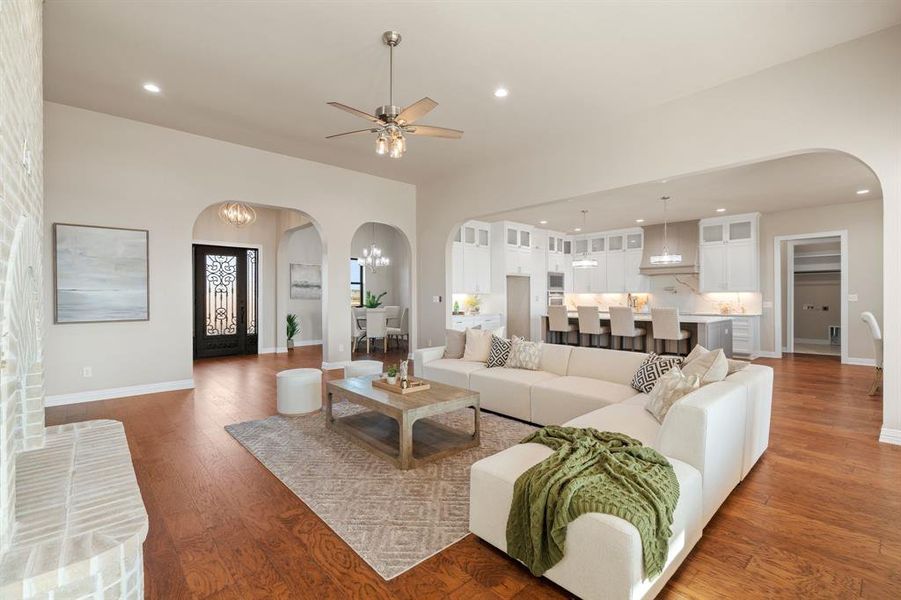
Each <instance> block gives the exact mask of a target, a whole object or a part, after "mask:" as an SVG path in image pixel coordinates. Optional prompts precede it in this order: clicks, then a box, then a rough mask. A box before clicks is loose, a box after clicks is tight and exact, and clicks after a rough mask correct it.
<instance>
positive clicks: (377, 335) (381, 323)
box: [366, 308, 388, 354]
mask: <svg viewBox="0 0 901 600" xmlns="http://www.w3.org/2000/svg"><path fill="white" fill-rule="evenodd" d="M387 336H388V325H387V321H386V316H385V309H384V308H367V309H366V353H367V354H368V353H369V351H370V342H372V340H376V341H378V340H382V352H388V337H387Z"/></svg>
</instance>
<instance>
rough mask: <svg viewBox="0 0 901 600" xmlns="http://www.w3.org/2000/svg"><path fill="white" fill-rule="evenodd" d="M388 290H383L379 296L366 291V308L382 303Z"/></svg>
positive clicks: (364, 304) (376, 306)
mask: <svg viewBox="0 0 901 600" xmlns="http://www.w3.org/2000/svg"><path fill="white" fill-rule="evenodd" d="M387 293H388V292H382V293H381V294H379V295H378V296H376V295H375V294H373V293H372V292H366V298H365V299H364V300H363V306H365V307H366V308H378V307H380V306H381V305H382V298H384V297H385V294H387Z"/></svg>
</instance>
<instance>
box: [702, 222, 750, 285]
mask: <svg viewBox="0 0 901 600" xmlns="http://www.w3.org/2000/svg"><path fill="white" fill-rule="evenodd" d="M759 221H760V215H759V214H757V213H754V214H747V215H735V216H728V217H716V218H712V219H702V220H701V222H700V224H699V227H700V256H701V273H700V291H701V292H756V291H758V290H759V289H760V250H759V246H760V245H759V242H758V239H757V232H758V229H759Z"/></svg>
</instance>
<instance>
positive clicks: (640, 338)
mask: <svg viewBox="0 0 901 600" xmlns="http://www.w3.org/2000/svg"><path fill="white" fill-rule="evenodd" d="M608 310H609V312H610V335H611V336H612V339H611V340H610V346H611V348H612V347H614V346H616V345H618V346H619V348H618V349H619V350H625V347H624V346H625V341H626V339H629V340H630V341H629V344H630V347H629V349H630V350H633V351H634V350H637V349H638V348H637V346H638V343H639V342H641V350H644V346H645V343H644V339H645V337H644V336H645V334H646V331H645V329H644V328H642V327H636V326H635V313H634V312H632V307H631V306H611V307H610V308H609V309H608ZM617 341H619V344H616V342H617Z"/></svg>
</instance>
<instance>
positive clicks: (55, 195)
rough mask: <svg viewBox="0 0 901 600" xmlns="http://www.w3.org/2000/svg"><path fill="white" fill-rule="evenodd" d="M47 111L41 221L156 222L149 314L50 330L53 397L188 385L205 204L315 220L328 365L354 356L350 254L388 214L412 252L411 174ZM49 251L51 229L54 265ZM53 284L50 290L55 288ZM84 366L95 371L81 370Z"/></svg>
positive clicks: (146, 225)
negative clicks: (197, 239) (366, 226)
mask: <svg viewBox="0 0 901 600" xmlns="http://www.w3.org/2000/svg"><path fill="white" fill-rule="evenodd" d="M44 117H45V118H44V125H45V141H46V143H45V161H46V173H47V176H46V178H45V211H46V225H45V228H49V226H50V224H51V223H53V222H68V223H86V224H92V225H106V226H117V227H134V228H141V229H149V230H150V320H149V321H144V322H135V323H92V324H75V325H65V326H57V325H50V326H49V327H48V328H47V338H48V343H47V351H46V353H45V356H44V358H45V366H46V367H47V378H46V385H47V393H48V394H52V395H55V396H56V398H55V399H54V401H56V402H66V401H72V399H73V396H71V394H75V393H79V392H84V394H86V395H87V397H91V394H92V393H99V392H100V391H103V390H108V389H111V388H131V387H133V386H144V389H147V386H165V385H169V384H172V385H173V386H175V385H177V386H182V387H184V386H186V385H191V378H192V360H191V355H192V348H191V346H192V342H191V330H192V327H191V320H192V316H191V307H192V294H191V243H192V241H193V238H194V236H193V228H194V223H195V221H196V219H197V216H198V215H199V214H200V213H201V212H202V211H203V210H204V209H206V208H207V207H209V206H212V205H215V204H218V203H221V202H223V201H225V200H240V201H244V202H250V203H252V204H255V205H266V206H272V207H282V208H289V209H296V210H300V211H301V212H303V213H305V214H307V215H309V216H310V217H311V218H312V220H313V221H314V223H315V224H316V228H317V230H318V231H319V233H320V235H321V236H322V242H323V264H324V267H323V296H324V305H326V306H328V307H329V311H328V314H327V315H325V317H324V329H325V331H324V334H323V336H324V340H323V345H324V347H323V351H324V359H325V361H326V362H327V363H328V365H327V366H329V367H334V366H340V365H341V364H343V361H346V360H350V340H351V331H350V323H351V322H350V307H349V306H348V305H347V303H346V302H345V300H346V298H347V290H348V288H349V285H350V283H349V280H350V272H349V269H348V268H347V257H348V256H350V252H351V240H352V238H353V235H354V233H355V232H356V230H357V228H358V227H359V226H360V225H361V224H362V223H364V222H367V221H373V220H386V221H388V222H390V223H392V225H394V226H395V227H397V228H398V229H400V230H401V231H403V232H404V233H405V235H406V236H407V238H408V239H409V240H410V245H411V246H412V248H413V252H414V253H415V250H416V232H415V220H416V197H415V188H414V187H413V186H411V185H409V184H405V183H400V182H397V181H391V180H388V179H383V178H380V177H374V176H371V175H366V174H363V173H357V172H354V171H349V170H347V169H341V168H338V167H333V166H329V165H324V164H321V163H315V162H311V161H306V160H302V159H298V158H292V157H288V156H283V155H279V154H274V153H271V152H265V151H262V150H257V149H254V148H248V147H245V146H239V145H236V144H230V143H227V142H222V141H219V140H213V139H210V138H205V137H201V136H196V135H191V134H187V133H183V132H179V131H175V130H172V129H166V128H163V127H157V126H154V125H149V124H146V123H139V122H136V121H131V120H128V119H122V118H118V117H112V116H110V115H105V114H101V113H97V112H92V111H87V110H82V109H78V108H72V107H68V106H63V105H60V104H54V103H45V105H44ZM284 230H286V228H283V229H282V231H284ZM50 251H51V248H50V244H49V236H48V239H47V241H46V242H45V249H44V252H45V260H47V261H48V264H49V259H50ZM45 288H46V289H47V297H46V298H47V299H49V295H50V294H51V289H52V286H45ZM329 298H336V299H339V300H340V302H339V301H336V302H334V303H331V304H330V303H329ZM50 305H51V306H52V303H50ZM415 308H416V307H415V305H414V306H413V309H414V314H415ZM45 314H46V317H48V320H51V319H49V317H51V315H50V314H49V311H45ZM281 329H282V328H278V330H281ZM85 366H91V367H92V370H93V377H92V378H85V377H83V376H82V368H83V367H85ZM153 389H160V388H159V387H154V388H153ZM117 391H119V392H120V393H119V395H123V393H122V391H121V390H117ZM124 393H129V390H128V389H126V390H124ZM84 398H85V395H81V396H79V399H84Z"/></svg>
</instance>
